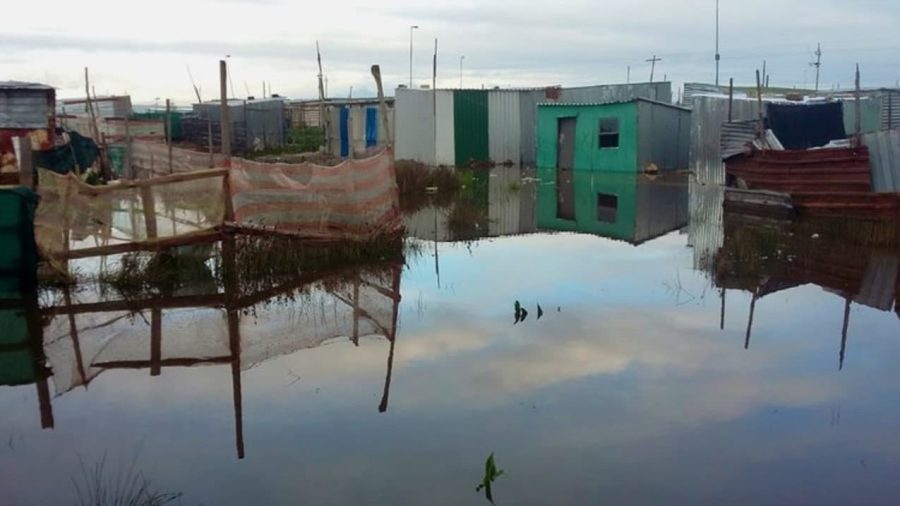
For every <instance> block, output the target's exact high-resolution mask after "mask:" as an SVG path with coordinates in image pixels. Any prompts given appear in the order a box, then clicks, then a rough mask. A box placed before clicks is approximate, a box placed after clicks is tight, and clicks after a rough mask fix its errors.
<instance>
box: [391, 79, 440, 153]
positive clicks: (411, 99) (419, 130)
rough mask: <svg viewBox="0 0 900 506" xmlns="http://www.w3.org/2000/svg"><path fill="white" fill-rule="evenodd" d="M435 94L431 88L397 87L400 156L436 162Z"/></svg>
mask: <svg viewBox="0 0 900 506" xmlns="http://www.w3.org/2000/svg"><path fill="white" fill-rule="evenodd" d="M434 105H435V104H434V97H433V93H432V92H431V91H422V90H409V89H405V88H398V89H397V90H396V93H395V98H394V120H395V121H396V134H395V136H396V140H395V147H394V149H395V151H394V156H395V158H396V159H397V160H416V161H418V162H422V163H425V164H428V165H435V142H434V134H435V130H434V127H435V118H434Z"/></svg>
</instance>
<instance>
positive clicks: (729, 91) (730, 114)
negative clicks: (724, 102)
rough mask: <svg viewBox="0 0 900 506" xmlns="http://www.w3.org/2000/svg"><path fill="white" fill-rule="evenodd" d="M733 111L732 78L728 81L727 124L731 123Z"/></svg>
mask: <svg viewBox="0 0 900 506" xmlns="http://www.w3.org/2000/svg"><path fill="white" fill-rule="evenodd" d="M733 110H734V78H733V77H732V78H729V79H728V122H729V123H731V122H732V121H733V118H734V116H733V112H732V111H733Z"/></svg>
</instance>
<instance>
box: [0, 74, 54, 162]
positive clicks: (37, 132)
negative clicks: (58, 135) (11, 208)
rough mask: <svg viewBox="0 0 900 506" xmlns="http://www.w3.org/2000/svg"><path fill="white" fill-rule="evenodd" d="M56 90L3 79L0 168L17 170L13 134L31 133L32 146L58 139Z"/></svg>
mask: <svg viewBox="0 0 900 506" xmlns="http://www.w3.org/2000/svg"><path fill="white" fill-rule="evenodd" d="M55 109H56V90H54V89H53V88H52V87H50V86H46V85H43V84H37V83H24V82H19V81H0V172H16V170H17V169H16V156H15V152H14V150H13V145H12V139H13V138H14V137H23V136H26V135H27V136H29V137H30V138H31V147H32V149H35V150H39V149H49V148H51V147H53V145H54V143H55V136H54V126H55V124H56V118H55Z"/></svg>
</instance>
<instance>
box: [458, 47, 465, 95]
mask: <svg viewBox="0 0 900 506" xmlns="http://www.w3.org/2000/svg"><path fill="white" fill-rule="evenodd" d="M465 59H466V55H462V56H460V57H459V88H460V89H462V65H463V60H465Z"/></svg>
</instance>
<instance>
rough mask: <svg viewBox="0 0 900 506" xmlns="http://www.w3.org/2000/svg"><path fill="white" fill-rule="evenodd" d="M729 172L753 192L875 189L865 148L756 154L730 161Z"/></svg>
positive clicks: (865, 190) (866, 190) (841, 191)
mask: <svg viewBox="0 0 900 506" xmlns="http://www.w3.org/2000/svg"><path fill="white" fill-rule="evenodd" d="M727 172H728V175H729V176H734V177H738V178H740V179H742V180H743V181H744V183H746V184H747V187H748V188H749V189H753V190H771V191H777V192H784V193H790V194H795V193H798V192H830V193H834V194H838V193H847V192H870V191H871V189H872V180H871V173H870V170H869V154H868V150H867V149H866V148H865V147H860V148H828V149H811V150H799V151H771V150H769V151H754V152H753V153H752V154H751V155H746V156H737V157H735V158H733V159H731V160H729V161H728V169H727Z"/></svg>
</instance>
